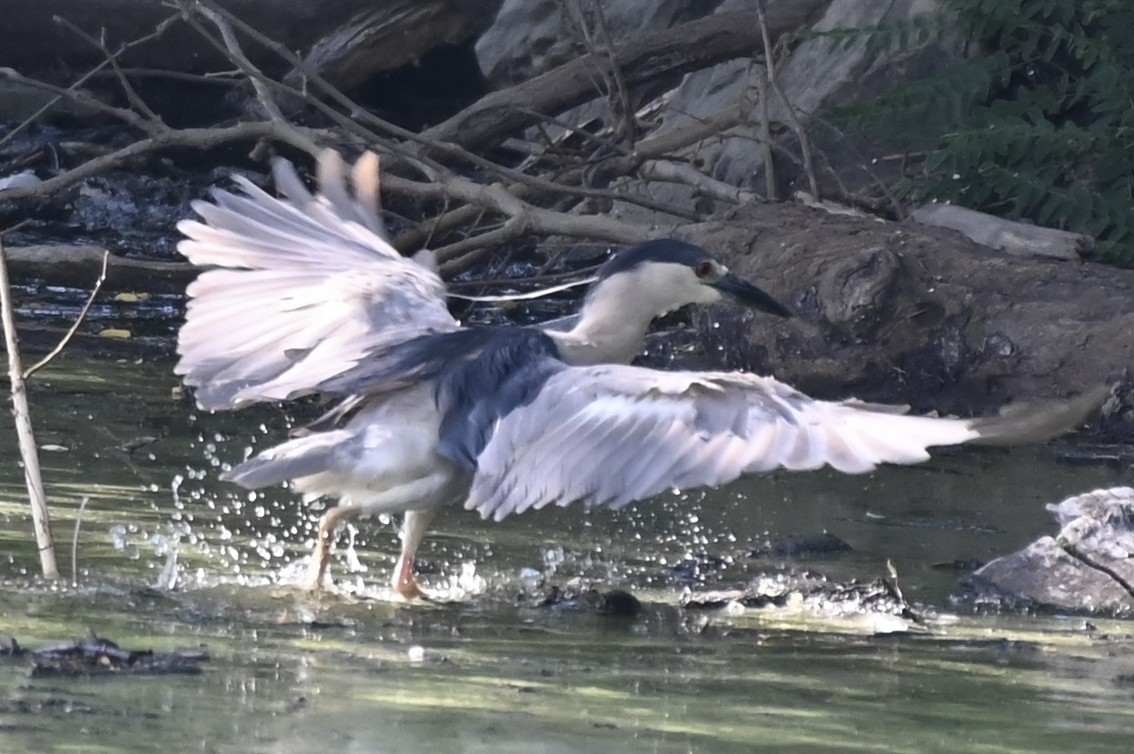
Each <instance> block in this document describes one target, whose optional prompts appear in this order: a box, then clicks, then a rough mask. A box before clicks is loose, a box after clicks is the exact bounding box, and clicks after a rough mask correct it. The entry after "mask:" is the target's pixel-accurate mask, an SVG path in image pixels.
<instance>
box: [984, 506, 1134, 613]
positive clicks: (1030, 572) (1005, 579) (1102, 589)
mask: <svg viewBox="0 0 1134 754" xmlns="http://www.w3.org/2000/svg"><path fill="white" fill-rule="evenodd" d="M1047 509H1048V510H1049V511H1051V512H1052V513H1053V514H1054V516H1055V518H1056V521H1057V522H1058V523H1059V525H1060V527H1061V528H1060V531H1059V533H1058V534H1057V535H1055V536H1054V537H1050V536H1048V537H1041V538H1040V539H1037V540H1036V541H1035V542H1032V543H1031V544H1029V545H1028V546H1027V547H1025V548H1023V549H1022V550H1019V551H1017V552H1014V553H1012V554H1010V555H1005V556H1003V557H1000V558H997V559H995V560H993V561H992V562H990V563H988V564H987V565H985V566H983V567H982V568H980V569H978V570H977V571H975V572H974V573H972V574H970V575H969V576H968V577H967V578H966V579H965V581H964V583H965V585H966V587H967V588H968V589H969V590H970V592H971V594H972V596H973V597H974V599H976V600H977V601H978V602H988V601H992V602H993V603H995V604H1007V605H1010V606H1025V607H1032V606H1034V607H1040V608H1046V609H1054V610H1059V611H1071V612H1076V613H1092V614H1094V613H1099V614H1105V615H1122V616H1126V615H1130V614H1132V613H1134V559H1132V556H1134V488H1130V487H1114V488H1111V489H1103V490H1095V491H1093V492H1088V493H1086V494H1083V495H1076V496H1074V497H1070V498H1067V499H1066V500H1064V501H1063V502H1061V503H1057V504H1052V505H1048V506H1047Z"/></svg>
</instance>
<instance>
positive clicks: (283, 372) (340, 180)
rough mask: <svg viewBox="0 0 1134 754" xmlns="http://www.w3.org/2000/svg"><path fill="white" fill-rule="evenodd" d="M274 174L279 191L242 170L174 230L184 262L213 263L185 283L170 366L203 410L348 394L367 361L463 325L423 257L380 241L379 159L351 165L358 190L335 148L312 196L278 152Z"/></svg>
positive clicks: (382, 231) (321, 160) (329, 152)
mask: <svg viewBox="0 0 1134 754" xmlns="http://www.w3.org/2000/svg"><path fill="white" fill-rule="evenodd" d="M273 172H274V178H275V183H276V187H277V189H278V190H279V191H280V193H281V194H282V196H283V198H280V199H277V198H274V197H272V196H270V195H268V194H267V193H265V192H263V191H261V190H260V189H259V188H257V187H256V186H254V185H253V184H252V183H251V182H249V181H248V180H247V179H244V178H241V177H237V178H236V182H237V184H238V185H239V187H240V190H241V193H239V194H234V193H231V192H228V191H216V192H215V193H214V194H213V203H211V204H210V203H207V202H194V204H193V209H194V210H195V211H196V212H197V214H199V215H200V216H201V218H202V220H201V221H196V220H185V221H182V222H181V223H179V224H178V226H177V227H178V229H179V230H180V231H181V232H182V233H183V234H184V235H185V236H186V239H185V240H183V241H182V242H181V243H180V245H179V246H178V249H179V250H180V251H181V253H182V254H184V255H185V256H186V257H187V258H188V259H189V261H191V262H193V264H196V265H201V266H214V267H218V268H220V269H213V270H209V271H206V272H204V273H203V274H202V275H201V276H200V277H199V278H197V280H196V281H195V282H194V283H192V284H191V285H190V286H189V288H188V290H187V293H188V294H189V297H190V301H189V305H188V310H187V313H186V322H185V324H184V325H183V326H182V328H181V331H180V333H179V335H178V344H177V350H178V353H179V354H180V356H181V360H180V361H179V362H178V364H177V367H176V368H175V371H176V372H177V373H178V374H181V375H184V377H185V382H186V383H187V384H188V385H191V386H193V387H195V388H196V389H197V390H196V394H197V402H198V403H199V404H200V405H201V407H202V408H209V409H219V408H230V407H233V406H237V405H240V404H243V403H249V402H255V401H266V400H284V399H288V398H294V397H297V396H299V395H303V394H306V393H312V392H330V393H334V394H344V393H349V392H352V391H351V389H350V387H351V386H350V380H349V379H344V378H343V375H345V374H347V373H349V372H351V370H352V369H355V368H356V367H357V366H358V365H359V364H360V363H362V362H363V361H364V360H367V361H373V360H375V359H379V360H380V356H381V354H382V353H384V352H385V351H386V350H388V349H389V348H390V347H391V346H393V345H396V344H398V343H401V342H404V341H406V340H408V339H410V338H413V337H415V336H417V335H420V334H422V333H424V332H436V331H446V330H453V329H456V328H457V327H458V324H457V322H456V321H455V320H454V319H453V317H452V316H451V315H450V314H449V311H448V309H447V308H446V306H445V300H444V296H445V288H444V284H443V283H442V282H441V279H440V278H439V277H438V275H437V273H436V270H435V269H434V268H433V267H432V265H431V264H430V260H428V259H421V260H416V261H415V259H408V258H406V257H403V256H402V255H401V254H399V253H398V251H397V250H396V249H394V248H393V247H391V246H390V245H389V243H388V242H387V239H386V236H385V229H384V227H383V224H382V221H381V219H380V217H379V216H378V213H377V210H376V207H377V197H378V158H377V157H376V156H375V155H372V154H367V155H364V156H363V157H362V158H361V159H359V161H358V162H357V163H356V164H355V166H354V170H353V176H352V177H353V183H354V189H355V195H354V196H353V197H352V196H351V195H350V193H349V192H348V191H347V188H346V186H345V176H344V166H343V163H342V159H341V158H340V157H339V155H338V153H337V152H334V151H332V150H327V151H326V152H324V153H323V154H322V155H321V156H320V158H319V184H320V194H319V195H318V196H312V195H311V194H310V193H309V192H308V191H307V189H306V188H305V187H304V185H303V182H302V181H301V180H300V178H299V176H297V175H296V173H295V170H294V168H293V167H292V166H291V165H290V164H289V163H287V162H285V161H282V160H278V161H277V162H276V163H275V165H274V171H273ZM371 366H372V364H371ZM336 378H337V379H336Z"/></svg>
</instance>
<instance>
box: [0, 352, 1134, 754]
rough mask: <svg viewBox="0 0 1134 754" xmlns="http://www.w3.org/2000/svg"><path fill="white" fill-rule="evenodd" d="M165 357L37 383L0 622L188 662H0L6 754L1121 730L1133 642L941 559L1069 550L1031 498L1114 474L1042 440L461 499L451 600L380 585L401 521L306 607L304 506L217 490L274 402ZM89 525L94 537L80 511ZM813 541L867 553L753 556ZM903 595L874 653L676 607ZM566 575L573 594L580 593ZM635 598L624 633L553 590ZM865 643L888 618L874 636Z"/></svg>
mask: <svg viewBox="0 0 1134 754" xmlns="http://www.w3.org/2000/svg"><path fill="white" fill-rule="evenodd" d="M168 366H169V365H168V364H156V365H150V364H145V363H133V362H120V363H109V364H106V363H90V362H87V361H83V360H81V359H78V358H73V359H66V358H65V359H61V360H59V361H58V362H56V363H55V364H54V365H53V366H52V367H51V368H50V369H48V370H45V372H43V373H41V375H39V376H37V380H36V382H35V383H34V385H33V393H32V401H33V410H34V411H35V412H36V413H35V417H34V418H35V420H36V427H37V440H38V442H39V444H40V445H41V447H43V450H42V451H41V452H42V462H43V465H44V467H45V472H44V475H45V479H46V481H47V486H48V494H49V497H50V501H51V503H52V506H53V512H54V515H55V523H54V527H55V536H56V539H57V547H58V550H59V559H60V563H61V566H62V568H63V570H64V571H65V572H67V573H70V567H71V565H70V564H71V555H72V552H71V550H72V548H71V540H72V535H73V533H74V532H75V522H76V519H78V518H81V524H80V526H79V529H78V535H77V547H76V548H75V554H76V555H77V558H76V570H75V573H76V576H77V579H76V581H75V582H74V583H72V581H71V579H70V578H67V579H65V580H64V581H63V582H61V583H59V584H46V583H43V582H41V581H39V580H38V579H36V578H35V577H34V573H35V570H36V567H37V560H36V555H35V550H34V545H33V544H32V543H31V540H30V530H31V524H30V517H29V515H28V513H27V509H26V504H25V502H24V492H23V489H22V483H23V482H22V473H21V472H20V469H19V468H18V466H17V464H16V462H15V458H16V455H15V442H14V437H13V435H12V433H11V431H10V427H9V426H7V424H5V426H4V427H3V431H2V432H0V452H2V453H3V455H4V457H5V458H8V459H10V460H9V463H8V464H6V465H5V466H4V469H3V472H2V476H0V522H2V526H0V604H2V606H3V610H2V614H0V633H4V634H9V635H11V636H15V637H17V639H18V640H19V642H20V643H21V644H23V645H25V646H31V647H35V646H43V645H48V644H54V643H59V642H62V641H66V640H69V639H73V638H75V637H77V636H81V635H83V634H85V633H87V632H88V631H93V632H94V633H96V634H98V635H100V636H106V637H109V638H112V639H114V640H115V641H117V642H119V643H120V644H122V645H123V646H129V647H131V648H150V649H154V650H159V651H173V650H185V651H189V650H191V651H205V652H207V653H208V654H209V657H210V659H209V661H208V662H207V663H205V664H204V665H203V666H202V671H201V672H200V673H199V674H195V675H154V676H141V675H137V676H135V675H122V676H100V677H48V678H40V677H31V676H29V674H28V673H27V670H26V663H24V662H22V661H20V660H17V659H11V660H6V661H4V662H3V664H0V751H5V752H7V751H12V752H17V751H29V752H31V751H34V752H63V751H68V752H74V751H79V752H117V751H153V750H157V749H160V750H164V751H168V752H182V751H184V752H236V751H240V752H299V751H323V750H335V751H343V752H411V751H428V752H499V751H504V752H512V751H514V752H547V753H553V754H558V753H560V752H563V753H569V752H572V753H573V752H621V751H626V752H683V753H684V752H733V751H735V752H744V751H757V750H764V751H893V752H928V751H942V752H958V751H974V752H1017V751H1018V752H1036V751H1040V752H1047V751H1050V752H1056V751H1059V752H1064V751H1079V752H1095V751H1097V752H1104V751H1107V752H1109V751H1126V750H1128V748H1129V740H1130V737H1131V735H1132V734H1134V719H1132V718H1134V716H1132V714H1131V710H1132V709H1134V704H1132V703H1134V680H1132V679H1134V639H1132V638H1131V634H1134V631H1130V629H1129V624H1127V623H1125V622H1121V621H1098V620H1093V621H1087V620H1084V619H1082V618H1064V617H1054V616H1030V615H978V614H974V613H973V611H972V610H971V608H970V607H969V606H967V605H955V604H953V602H952V600H951V595H954V594H955V593H956V592H957V591H958V589H957V586H956V583H957V573H956V571H955V570H952V569H950V568H947V567H946V566H948V565H949V564H951V563H954V562H955V561H965V560H969V559H988V558H989V557H993V556H995V555H996V554H1001V553H1005V552H1008V551H1011V550H1013V549H1016V548H1018V547H1020V546H1022V545H1023V544H1026V543H1027V542H1029V541H1031V540H1032V539H1034V538H1035V537H1036V536H1038V535H1040V534H1043V533H1049V532H1051V531H1053V530H1054V527H1053V525H1052V523H1051V521H1050V518H1049V514H1047V513H1046V511H1044V509H1043V504H1044V503H1046V502H1050V501H1054V500H1058V499H1060V498H1062V497H1064V496H1066V495H1070V494H1075V493H1079V492H1083V491H1086V490H1089V489H1093V488H1096V487H1101V486H1110V485H1113V484H1119V483H1123V482H1124V481H1126V479H1127V477H1126V474H1125V471H1126V470H1125V469H1124V468H1121V467H1113V466H1099V465H1086V466H1083V465H1069V464H1065V463H1061V462H1058V458H1057V454H1056V453H1055V451H1054V450H1053V449H1052V448H1040V449H1030V450H1020V451H1013V452H1008V453H1005V452H991V451H983V452H970V451H963V452H953V453H946V454H943V455H942V456H941V457H939V458H937V459H936V460H934V461H933V462H932V463H930V464H927V465H924V466H920V467H913V468H890V469H884V470H881V471H879V472H877V473H875V474H872V475H867V476H862V477H846V476H841V475H837V474H834V473H829V472H816V473H810V474H787V473H784V474H773V475H769V476H766V477H760V478H755V479H749V480H745V481H742V482H740V483H737V484H735V485H731V486H729V487H727V488H723V489H720V490H713V491H707V492H704V491H701V492H689V493H684V494H681V495H676V494H675V495H669V496H663V497H661V498H658V499H656V500H653V501H649V502H646V503H640V504H638V505H637V506H635V507H632V508H630V509H627V510H625V511H621V512H610V511H592V512H585V511H582V510H580V509H570V508H569V509H565V510H551V511H542V512H538V513H534V514H530V515H524V516H517V517H513V518H510V519H508V520H506V521H504V522H502V523H500V524H494V523H491V522H483V521H481V520H480V519H479V518H477V517H475V516H474V515H472V514H468V513H465V512H463V511H459V510H456V509H454V510H453V511H451V512H447V513H446V514H445V515H444V516H442V517H440V518H439V520H438V522H437V524H436V527H435V531H434V532H433V533H432V535H431V536H430V538H429V539H427V541H426V543H425V545H424V546H423V548H422V552H421V560H422V565H423V573H422V575H421V579H422V582H423V583H424V584H425V585H426V586H427V587H430V588H432V589H434V590H435V591H436V592H437V593H439V594H441V595H443V596H445V597H446V598H448V599H449V600H451V601H450V602H446V603H443V604H413V605H406V604H401V603H398V602H396V601H394V600H392V599H390V598H389V595H388V594H387V593H386V591H385V589H384V584H385V582H386V578H387V575H388V573H389V568H390V566H391V565H392V563H393V560H394V556H395V555H396V532H395V529H394V526H393V524H392V523H384V522H381V521H372V522H368V523H364V524H363V525H362V526H361V527H359V528H358V529H357V530H356V531H353V532H350V535H351V536H350V537H348V538H347V539H344V540H343V541H342V542H341V543H340V547H339V549H338V552H337V554H336V560H335V563H334V566H333V568H334V572H335V575H336V577H337V578H338V580H339V582H340V583H341V584H342V585H343V590H342V593H341V594H337V595H324V596H319V597H316V596H312V595H309V594H307V593H305V592H302V591H301V590H299V589H297V588H295V586H294V584H295V582H296V579H297V575H298V574H299V573H300V572H301V570H302V568H303V566H304V563H303V559H304V557H305V554H306V552H307V548H308V547H309V543H310V539H311V537H312V536H313V528H312V522H313V521H314V520H315V519H316V518H317V516H318V510H314V509H308V508H306V507H305V506H303V505H302V504H301V503H300V502H299V501H298V500H297V499H295V498H294V497H293V496H292V495H291V494H290V493H288V492H287V491H286V490H282V489H281V490H272V491H267V492H265V493H248V492H246V491H243V490H237V489H234V488H231V487H229V486H228V485H224V484H223V483H220V482H217V481H216V476H217V474H218V471H219V469H221V468H223V465H224V464H226V463H229V462H232V461H235V460H239V459H240V458H242V457H243V456H244V454H245V453H246V452H248V450H249V448H252V447H258V446H260V445H262V444H266V443H270V442H274V441H276V440H278V439H279V438H280V437H281V436H282V434H283V433H284V432H285V431H286V424H287V423H288V420H287V417H284V416H283V415H282V414H280V413H278V412H277V411H275V410H273V409H271V408H259V409H256V410H254V411H250V412H242V413H238V414H218V415H215V416H214V415H203V414H200V413H199V412H197V411H195V410H194V409H193V408H192V407H191V406H190V405H189V403H188V402H186V401H185V400H184V399H183V398H181V397H179V396H178V395H177V394H176V391H175V387H176V382H175V380H174V378H173V377H172V376H170V374H169V368H168ZM7 421H8V420H7V419H5V422H7ZM80 508H82V513H81V517H80V515H79V513H80ZM823 531H826V532H829V533H831V534H834V535H836V536H837V537H839V538H840V539H842V540H843V541H845V542H846V543H848V544H849V545H850V546H851V547H852V548H853V551H852V552H850V553H848V554H843V555H840V556H838V557H832V558H817V559H816V558H812V559H809V560H806V561H797V560H790V559H783V558H779V559H776V558H767V557H764V558H754V557H752V556H751V553H753V552H754V551H758V550H761V549H765V548H766V546H767V545H768V544H769V543H774V542H776V541H779V540H781V539H782V538H783V537H785V536H788V535H811V534H816V533H819V532H823ZM803 568H806V569H811V570H815V571H819V572H823V573H825V574H828V575H829V576H831V577H832V578H838V579H847V578H859V579H870V578H874V577H876V576H879V575H886V574H888V573H891V571H893V572H896V573H897V574H898V580H899V583H900V585H901V587H902V589H903V591H904V592H905V595H906V596H907V597H908V598H909V599H911V600H912V601H913V602H915V603H916V604H917V605H918V606H919V608H920V609H922V610H923V611H924V613H925V614H926V616H927V625H926V626H925V627H924V629H921V630H918V631H917V632H903V633H899V634H889V635H876V634H877V631H876V630H875V629H872V628H871V627H870V626H864V625H863V624H861V623H856V622H854V621H838V620H816V619H815V618H814V616H808V615H806V614H804V613H802V612H800V611H795V612H793V611H792V610H790V609H788V610H770V611H763V610H693V609H687V608H683V607H681V606H680V605H681V600H682V597H683V595H685V594H686V593H687V591H688V590H704V589H727V588H736V587H739V586H743V585H744V584H745V583H747V582H748V581H749V580H751V579H752V578H754V577H756V576H758V575H759V574H762V573H768V572H773V573H774V572H778V571H780V570H784V569H796V570H798V569H803ZM580 585H581V586H580ZM590 586H593V587H594V588H596V589H599V590H600V591H601V590H608V589H613V588H619V589H626V590H629V591H632V592H634V593H635V594H636V595H637V596H638V598H639V599H641V600H642V603H643V608H642V610H641V612H640V613H638V614H637V615H636V616H635V617H624V618H619V617H612V616H609V615H599V614H596V612H595V611H594V610H593V609H592V608H591V606H590V605H589V604H588V603H587V602H586V601H585V600H581V601H549V604H544V597H545V596H546V595H547V594H548V593H549V592H550V590H551V589H552V588H553V587H560V588H564V589H567V588H570V587H579V588H581V589H585V588H586V587H590ZM875 628H876V627H875Z"/></svg>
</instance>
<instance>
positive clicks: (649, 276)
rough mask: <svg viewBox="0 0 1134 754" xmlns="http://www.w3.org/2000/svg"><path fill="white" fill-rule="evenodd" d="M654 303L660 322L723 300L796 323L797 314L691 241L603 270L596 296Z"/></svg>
mask: <svg viewBox="0 0 1134 754" xmlns="http://www.w3.org/2000/svg"><path fill="white" fill-rule="evenodd" d="M614 292H617V295H620V296H626V297H632V298H634V299H636V300H637V301H642V302H650V304H651V305H652V306H653V307H654V308H655V309H656V312H655V316H657V315H661V314H665V313H666V312H670V311H673V310H674V309H678V308H680V307H682V306H685V305H686V304H714V303H716V302H718V301H721V300H722V299H730V300H733V301H736V302H737V303H740V304H743V305H745V306H748V307H751V308H753V309H759V310H760V311H764V312H768V313H770V314H775V315H776V316H779V317H790V316H791V311H790V310H789V309H788V308H787V307H785V306H784V305H783V304H781V303H779V302H778V301H776V300H775V299H774V298H772V297H771V296H770V295H768V294H767V293H765V292H764V291H762V290H760V289H759V288H757V287H756V286H755V285H753V284H752V283H749V282H748V281H747V280H744V279H743V278H740V277H738V276H736V275H734V274H733V273H731V272H729V271H728V268H727V267H725V266H724V265H723V264H721V263H720V262H719V261H717V260H716V259H714V258H713V256H712V255H711V254H709V252H707V251H705V250H704V249H702V248H701V247H700V246H696V245H694V244H691V243H686V242H685V241H678V240H675V239H672V238H663V239H658V240H655V241H646V242H645V243H640V244H637V245H636V246H631V247H629V248H627V249H624V250H623V251H620V252H619V253H618V254H616V255H615V256H614V257H612V258H611V259H610V261H608V262H607V263H606V264H604V265H603V266H602V267H601V268H599V272H598V280H597V281H596V282H595V284H594V285H593V286H592V287H591V292H590V296H593V297H596V298H597V297H604V298H605V297H606V294H608V293H614Z"/></svg>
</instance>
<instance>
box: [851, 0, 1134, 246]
mask: <svg viewBox="0 0 1134 754" xmlns="http://www.w3.org/2000/svg"><path fill="white" fill-rule="evenodd" d="M946 5H947V8H948V12H949V13H950V14H951V16H952V17H953V19H954V20H955V25H954V28H955V29H957V30H959V32H960V33H961V34H962V35H963V36H964V38H965V39H966V40H967V43H968V45H969V52H970V53H971V54H970V57H969V58H968V59H967V60H966V61H965V62H963V63H960V64H958V65H955V66H952V67H950V68H948V69H946V70H944V71H942V72H941V73H939V74H937V75H935V76H932V77H930V78H927V79H925V80H922V81H918V82H915V83H912V84H909V85H907V86H903V87H901V88H900V89H899V90H898V91H894V92H892V93H890V94H888V95H886V96H884V97H883V98H881V99H879V100H876V101H875V102H873V103H871V104H870V105H869V106H859V107H855V108H844V109H842V110H840V111H838V112H836V113H832V114H831V115H830V116H829V117H831V118H833V119H835V120H836V121H841V123H840V125H842V126H843V127H844V128H850V129H851V130H854V131H858V132H859V133H862V134H865V135H867V136H869V137H871V138H872V140H874V141H877V142H879V143H885V144H887V145H888V146H889V147H890V148H892V149H894V148H896V149H898V150H907V151H922V152H924V154H925V158H924V160H922V161H920V162H919V163H916V165H915V167H914V168H912V169H910V170H908V171H907V173H906V175H905V176H904V177H903V178H902V179H901V180H899V181H898V182H897V184H896V185H895V186H894V187H893V189H894V191H895V193H897V194H898V195H899V196H903V197H905V198H908V199H910V200H913V201H926V200H938V201H950V202H955V203H957V204H962V205H964V206H968V207H972V208H974V209H981V210H985V211H989V212H993V213H996V214H999V215H1004V216H1009V217H1016V218H1025V219H1028V220H1031V221H1034V222H1036V223H1039V224H1042V225H1047V226H1051V227H1058V228H1063V229H1066V230H1073V231H1077V232H1083V233H1088V234H1091V235H1093V236H1095V237H1096V238H1097V239H1098V240H1099V242H1100V245H1101V246H1102V248H1103V250H1104V251H1105V253H1106V254H1107V256H1108V257H1109V259H1110V260H1111V261H1113V262H1116V263H1119V264H1122V265H1124V266H1134V34H1132V33H1131V30H1132V29H1134V2H1130V0H946ZM940 28H941V27H940V26H939V25H933V24H928V23H923V24H921V25H920V26H919V27H918V30H919V31H923V32H924V30H926V29H934V30H936V29H940ZM844 31H845V30H844ZM858 31H859V33H860V34H865V35H866V36H867V37H869V38H879V36H880V35H882V32H880V31H879V29H878V28H872V29H866V30H858ZM883 36H884V38H885V40H886V41H887V42H888V43H892V40H893V39H894V37H895V35H894V32H893V31H890V32H888V33H887V34H886V35H883ZM904 36H905V38H910V37H909V35H908V34H907V35H904ZM913 38H914V39H924V38H925V37H924V35H923V34H919V35H915V36H914V37H913ZM900 39H901V37H899V40H900ZM833 41H834V40H833ZM843 43H845V42H843Z"/></svg>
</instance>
